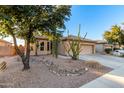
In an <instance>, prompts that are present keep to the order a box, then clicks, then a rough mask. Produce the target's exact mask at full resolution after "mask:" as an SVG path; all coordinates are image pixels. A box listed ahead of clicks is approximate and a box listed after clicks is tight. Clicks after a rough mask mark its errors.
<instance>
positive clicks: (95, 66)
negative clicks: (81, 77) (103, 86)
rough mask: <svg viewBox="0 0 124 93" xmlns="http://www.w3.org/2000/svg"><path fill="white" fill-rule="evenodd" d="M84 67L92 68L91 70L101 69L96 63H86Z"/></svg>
mask: <svg viewBox="0 0 124 93" xmlns="http://www.w3.org/2000/svg"><path fill="white" fill-rule="evenodd" d="M85 65H86V66H88V67H89V68H93V69H99V68H101V66H102V65H101V64H100V63H98V62H97V61H92V60H91V61H86V62H85Z"/></svg>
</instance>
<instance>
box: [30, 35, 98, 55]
mask: <svg viewBox="0 0 124 93" xmlns="http://www.w3.org/2000/svg"><path fill="white" fill-rule="evenodd" d="M73 39H75V40H76V39H77V37H76V36H70V37H69V38H68V37H62V38H61V42H60V43H59V47H58V52H59V54H61V55H68V53H67V52H66V50H65V47H64V46H65V44H67V43H68V40H73ZM36 40H37V41H36V42H37V43H38V44H37V45H36V44H31V55H35V53H36V51H37V54H38V55H42V54H51V50H52V47H51V46H52V43H51V42H50V41H49V39H48V38H47V37H45V36H42V37H38V36H37V37H36ZM95 44H96V42H95V41H93V40H89V39H81V48H82V51H81V53H80V54H81V55H83V54H94V53H95Z"/></svg>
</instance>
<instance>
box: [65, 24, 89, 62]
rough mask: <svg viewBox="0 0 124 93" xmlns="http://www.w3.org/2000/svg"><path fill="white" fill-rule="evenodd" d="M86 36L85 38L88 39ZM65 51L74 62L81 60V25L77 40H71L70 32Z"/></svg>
mask: <svg viewBox="0 0 124 93" xmlns="http://www.w3.org/2000/svg"><path fill="white" fill-rule="evenodd" d="M86 35H87V33H86ZM86 35H85V36H84V38H85V37H86ZM84 38H83V39H84ZM65 50H66V52H67V53H68V55H69V56H70V57H71V58H72V59H73V60H77V59H78V58H79V54H80V52H81V50H82V49H81V37H80V25H79V31H78V35H77V38H76V39H75V38H74V39H72V40H69V31H68V44H65Z"/></svg>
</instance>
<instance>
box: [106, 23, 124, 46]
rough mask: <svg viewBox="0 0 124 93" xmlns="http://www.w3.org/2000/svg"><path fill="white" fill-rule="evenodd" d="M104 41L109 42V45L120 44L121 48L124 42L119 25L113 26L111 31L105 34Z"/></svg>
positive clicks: (123, 35)
mask: <svg viewBox="0 0 124 93" xmlns="http://www.w3.org/2000/svg"><path fill="white" fill-rule="evenodd" d="M104 39H106V40H107V41H108V43H109V44H113V45H115V44H119V46H121V45H122V44H123V42H124V34H123V30H122V28H121V27H120V26H118V25H113V26H112V27H111V29H110V31H106V32H105V33H104Z"/></svg>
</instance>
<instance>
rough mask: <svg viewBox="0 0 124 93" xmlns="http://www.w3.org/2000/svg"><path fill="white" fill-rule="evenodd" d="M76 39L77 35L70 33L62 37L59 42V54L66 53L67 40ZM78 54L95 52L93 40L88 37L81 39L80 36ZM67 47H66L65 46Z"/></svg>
mask: <svg viewBox="0 0 124 93" xmlns="http://www.w3.org/2000/svg"><path fill="white" fill-rule="evenodd" d="M72 40H78V37H76V36H73V35H70V36H69V37H63V38H62V42H60V44H59V54H61V55H68V53H67V51H66V50H68V49H66V50H65V47H66V45H68V43H69V41H72ZM80 42H81V43H80V49H81V52H80V55H84V54H95V43H96V42H95V41H93V40H90V39H83V38H81V41H80ZM66 48H68V47H66Z"/></svg>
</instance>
